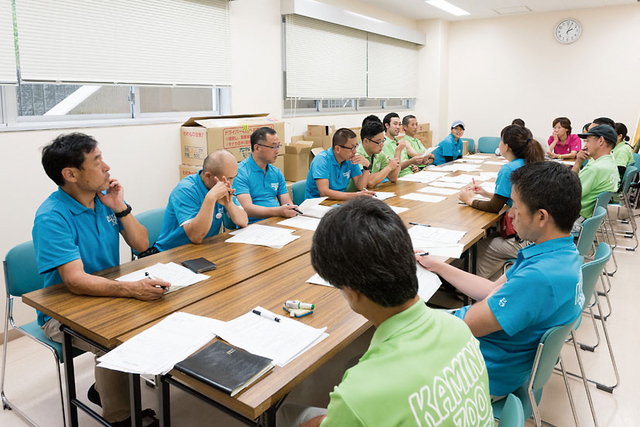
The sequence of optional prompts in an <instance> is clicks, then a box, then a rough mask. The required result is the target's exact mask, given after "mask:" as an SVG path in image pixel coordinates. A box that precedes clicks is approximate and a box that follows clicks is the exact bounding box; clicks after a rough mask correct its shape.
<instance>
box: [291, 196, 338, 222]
mask: <svg viewBox="0 0 640 427" xmlns="http://www.w3.org/2000/svg"><path fill="white" fill-rule="evenodd" d="M326 199H327V198H326V197H317V198H315V199H307V200H305V201H304V202H302V203H301V204H300V206H298V210H299V211H301V212H302V214H303V215H304V216H312V217H314V218H322V217H323V216H324V214H326V213H327V212H329V211H330V210H331V206H321V205H320V203H322V202H323V201H325V200H326Z"/></svg>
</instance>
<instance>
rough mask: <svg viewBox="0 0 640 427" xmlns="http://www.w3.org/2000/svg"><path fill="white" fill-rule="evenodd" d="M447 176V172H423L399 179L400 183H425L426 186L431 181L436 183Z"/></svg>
mask: <svg viewBox="0 0 640 427" xmlns="http://www.w3.org/2000/svg"><path fill="white" fill-rule="evenodd" d="M445 175H447V173H446V172H432V171H424V170H423V171H420V172H418V173H411V174H408V175H405V176H403V177H402V178H398V181H411V182H423V183H425V184H426V183H429V182H431V181H435V180H436V179H438V178H442V177H443V176H445Z"/></svg>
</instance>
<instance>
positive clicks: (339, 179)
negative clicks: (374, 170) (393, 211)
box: [305, 128, 375, 200]
mask: <svg viewBox="0 0 640 427" xmlns="http://www.w3.org/2000/svg"><path fill="white" fill-rule="evenodd" d="M332 143H333V146H332V147H331V148H330V149H328V150H324V151H322V152H321V153H320V154H318V155H317V156H316V157H315V158H314V159H313V161H312V162H311V166H310V167H309V173H308V174H307V188H306V191H305V198H307V199H313V198H316V197H328V198H330V199H334V200H348V199H351V198H353V197H356V196H363V195H364V196H369V197H371V196H373V195H374V194H375V193H373V192H371V191H367V190H365V187H366V186H367V183H368V180H369V176H370V172H371V164H370V162H369V160H367V159H365V158H364V156H362V155H361V154H356V149H357V148H358V137H357V135H356V134H355V133H354V132H353V131H352V130H351V129H347V128H342V129H338V130H337V131H336V133H334V134H333V141H332ZM359 165H362V170H360V166H359ZM352 178H353V182H354V183H355V186H356V189H357V190H360V191H358V192H357V193H347V192H346V190H347V186H348V185H349V180H351V179H352Z"/></svg>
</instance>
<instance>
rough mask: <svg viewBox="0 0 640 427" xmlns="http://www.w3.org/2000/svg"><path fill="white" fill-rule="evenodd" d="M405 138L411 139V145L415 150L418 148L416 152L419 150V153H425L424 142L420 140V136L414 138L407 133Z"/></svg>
mask: <svg viewBox="0 0 640 427" xmlns="http://www.w3.org/2000/svg"><path fill="white" fill-rule="evenodd" d="M404 139H406V140H407V141H409V143H411V146H412V147H413V149H414V150H416V152H418V153H419V154H422V153H424V150H425V148H424V145H423V144H422V141H420V140H419V139H418V138H413V137H411V136H409V135H405V136H404Z"/></svg>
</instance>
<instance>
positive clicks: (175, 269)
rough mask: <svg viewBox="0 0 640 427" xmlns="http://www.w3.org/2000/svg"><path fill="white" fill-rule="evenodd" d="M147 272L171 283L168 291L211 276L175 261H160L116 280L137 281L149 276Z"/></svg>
mask: <svg viewBox="0 0 640 427" xmlns="http://www.w3.org/2000/svg"><path fill="white" fill-rule="evenodd" d="M145 273H149V274H148V275H149V276H152V277H156V278H158V279H162V280H165V281H167V282H169V283H171V287H170V288H169V291H168V292H173V291H177V290H178V289H182V288H184V287H187V286H190V285H193V284H195V283H198V282H202V281H203V280H207V279H208V278H209V276H207V275H206V274H196V273H194V272H193V271H191V270H189V269H188V268H186V267H183V266H181V265H178V264H176V263H175V262H170V263H168V264H163V263H160V262H159V263H157V264H155V265H152V266H151V267H147V268H143V269H141V270H138V271H134V272H133V273H129V274H126V275H124V276H121V277H118V278H117V279H116V280H118V281H120V282H135V281H137V280H142V279H144V278H145V277H147V274H145Z"/></svg>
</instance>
